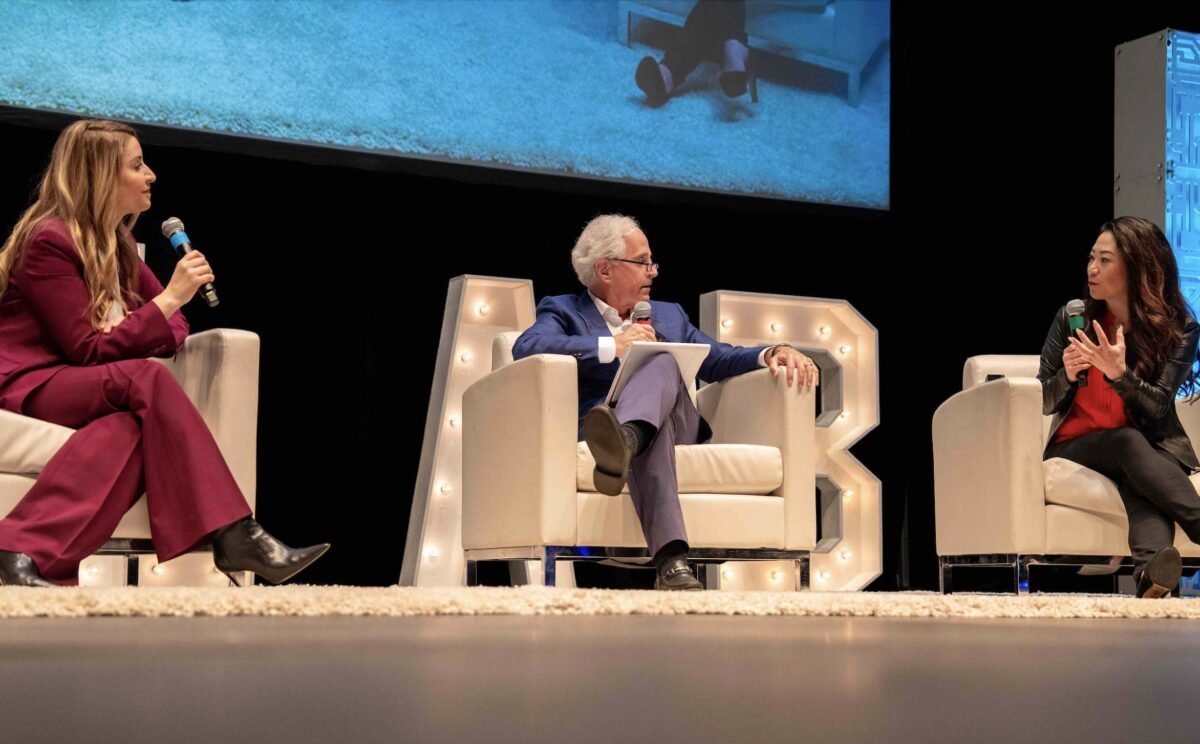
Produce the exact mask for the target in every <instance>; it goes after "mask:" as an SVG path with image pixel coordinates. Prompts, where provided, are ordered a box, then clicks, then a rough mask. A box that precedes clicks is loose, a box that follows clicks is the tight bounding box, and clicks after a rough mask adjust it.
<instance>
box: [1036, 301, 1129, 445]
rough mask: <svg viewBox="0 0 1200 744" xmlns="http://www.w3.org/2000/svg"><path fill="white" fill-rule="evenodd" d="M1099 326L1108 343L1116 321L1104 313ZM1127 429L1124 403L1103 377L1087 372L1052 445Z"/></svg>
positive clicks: (1127, 423) (1094, 372) (1099, 374)
mask: <svg viewBox="0 0 1200 744" xmlns="http://www.w3.org/2000/svg"><path fill="white" fill-rule="evenodd" d="M1100 325H1102V326H1104V332H1105V333H1106V334H1108V337H1109V339H1110V340H1111V339H1112V337H1113V335H1114V333H1115V331H1116V318H1114V317H1113V314H1112V313H1108V315H1106V316H1105V317H1104V319H1103V320H1101V321H1100ZM1122 426H1129V416H1128V415H1127V414H1126V413H1125V402H1124V401H1122V400H1121V396H1120V395H1117V391H1116V390H1113V388H1112V385H1109V384H1108V380H1106V379H1104V373H1103V372H1101V371H1100V370H1098V369H1096V368H1095V367H1093V368H1091V369H1090V370H1088V383H1087V385H1085V386H1082V387H1080V388H1078V389H1077V390H1076V391H1075V402H1074V403H1073V404H1072V405H1071V410H1070V412H1069V413H1068V414H1067V417H1066V419H1064V420H1063V422H1062V425H1061V426H1059V427H1058V431H1056V432H1054V444H1058V443H1059V442H1065V441H1067V440H1068V439H1074V438H1075V437H1081V436H1083V435H1084V434H1091V433H1092V432H1094V431H1103V430H1104V429H1119V428H1120V427H1122Z"/></svg>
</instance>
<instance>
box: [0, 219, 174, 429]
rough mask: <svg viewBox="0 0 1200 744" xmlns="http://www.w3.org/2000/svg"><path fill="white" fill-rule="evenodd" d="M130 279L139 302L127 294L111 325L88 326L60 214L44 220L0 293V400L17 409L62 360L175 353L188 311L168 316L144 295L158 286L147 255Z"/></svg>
mask: <svg viewBox="0 0 1200 744" xmlns="http://www.w3.org/2000/svg"><path fill="white" fill-rule="evenodd" d="M126 239H129V240H131V241H132V237H130V236H126ZM133 286H134V289H135V290H136V291H137V293H138V294H139V295H141V297H142V298H143V301H142V303H141V304H136V303H135V302H134V300H133V299H132V298H131V297H129V296H128V294H126V296H125V305H126V308H128V310H129V312H128V314H127V315H126V317H125V320H123V321H122V322H121V324H120V325H118V326H117V327H116V328H114V329H112V331H110V332H109V333H101V332H100V331H97V330H96V329H94V328H92V322H91V320H90V319H89V307H90V305H91V296H90V295H89V294H88V289H87V284H86V283H85V281H84V278H83V261H82V259H80V257H79V251H78V250H76V248H75V241H74V239H72V237H71V233H70V231H69V230H68V229H67V225H66V223H65V222H63V220H61V219H59V218H57V217H50V218H47V219H45V220H43V221H42V223H41V224H39V225H38V226H37V227H36V228H35V229H34V231H33V233H32V234H31V236H30V239H29V244H28V245H27V246H26V247H25V251H24V253H23V255H22V256H21V257H20V259H19V260H18V262H17V265H16V266H15V267H13V270H12V273H11V274H10V275H9V279H8V289H7V290H6V291H5V293H4V296H3V297H2V298H0V407H2V408H4V409H6V410H9V411H15V412H17V413H22V412H23V411H22V410H21V406H22V404H23V403H24V401H25V398H26V397H28V396H29V394H30V393H32V392H33V391H34V390H36V389H37V388H38V387H39V386H40V385H42V384H43V383H45V382H46V381H47V380H49V379H50V378H51V377H53V376H54V375H55V374H56V373H58V371H59V370H61V369H64V368H65V367H71V366H74V367H84V366H91V365H95V364H104V363H105V362H116V361H119V360H122V359H145V358H146V357H151V356H159V357H169V356H171V355H172V354H174V353H175V351H176V350H178V349H179V347H180V346H181V345H182V344H183V341H184V339H186V338H187V335H188V322H187V319H186V318H184V317H183V313H181V312H176V313H175V314H174V315H172V316H171V318H170V320H168V319H166V318H164V317H163V314H162V311H161V310H159V309H158V306H157V305H155V304H154V303H153V302H150V300H151V299H152V298H153V297H155V296H156V295H158V294H159V293H161V292H162V291H163V287H162V284H160V283H159V281H158V279H156V278H155V276H154V273H153V272H152V271H150V268H149V267H148V266H146V264H145V262H139V263H138V277H137V281H136V282H135V283H134V285H133Z"/></svg>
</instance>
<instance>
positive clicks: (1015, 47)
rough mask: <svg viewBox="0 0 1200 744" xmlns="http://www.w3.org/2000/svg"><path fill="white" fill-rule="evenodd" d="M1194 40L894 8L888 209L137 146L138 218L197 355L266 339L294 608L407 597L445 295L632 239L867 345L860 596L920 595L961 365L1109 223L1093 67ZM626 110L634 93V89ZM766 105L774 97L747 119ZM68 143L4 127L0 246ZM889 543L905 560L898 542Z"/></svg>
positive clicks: (266, 489) (1096, 22)
mask: <svg viewBox="0 0 1200 744" xmlns="http://www.w3.org/2000/svg"><path fill="white" fill-rule="evenodd" d="M1166 27H1172V28H1180V29H1184V30H1200V13H1198V11H1197V10H1196V8H1195V6H1194V5H1193V4H1191V3H1136V4H1125V3H1120V4H1117V3H1113V4H1106V3H1065V4H1053V3H976V2H971V3H965V2H950V3H905V2H899V1H898V2H896V3H895V4H894V7H893V40H892V50H891V54H892V70H893V111H892V132H893V134H892V209H891V210H890V211H888V212H877V211H869V210H856V209H846V208H834V207H823V206H814V205H805V204H796V203H786V202H774V201H764V200H756V199H749V198H738V197H726V196H714V195H706V194H697V193H690V192H681V191H669V190H663V189H653V188H643V187H632V186H619V185H613V184H603V183H592V182H583V181H574V180H570V179H562V178H554V177H548V176H537V175H530V174H517V173H510V172H501V171H489V170H483V169H475V168H468V167H461V166H450V165H439V164H428V163H416V162H413V161H399V160H396V159H383V158H371V157H359V156H346V155H341V154H337V153H330V152H328V151H320V150H315V149H306V148H296V147H284V146H278V145H272V144H270V143H262V142H253V141H247V140H238V141H234V140H230V139H224V138H219V137H213V136H209V135H201V134H196V133H187V132H179V131H162V130H157V129H153V128H145V129H144V130H143V131H144V136H143V145H144V148H145V151H146V158H147V162H148V163H149V164H150V165H151V167H152V168H154V169H155V170H156V172H157V173H158V176H159V181H158V183H157V184H156V185H155V189H154V190H155V194H154V208H153V209H152V210H151V211H150V212H149V213H147V214H146V215H145V216H144V217H143V219H142V222H141V223H140V224H139V227H138V228H137V230H136V231H135V232H136V233H137V235H138V237H139V239H140V240H143V241H145V242H147V243H148V244H149V249H148V260H149V261H150V263H151V266H152V267H154V268H156V270H157V271H158V273H159V275H160V276H162V277H164V278H165V277H166V276H167V275H168V274H169V271H170V264H171V262H172V258H171V255H170V253H169V249H168V246H167V245H166V243H165V241H163V240H162V239H161V238H160V237H158V236H157V229H156V228H157V225H158V223H159V222H161V221H162V219H164V218H165V217H166V216H168V215H178V216H180V217H182V218H183V220H184V221H185V222H186V223H187V226H188V232H189V234H190V235H191V236H192V238H193V239H194V240H195V242H196V245H197V247H199V248H200V250H202V251H204V252H205V253H206V254H207V255H208V256H209V257H210V259H211V261H212V263H213V265H214V268H215V270H216V273H217V275H218V280H217V286H218V291H219V293H220V295H221V298H222V304H221V306H220V307H219V308H218V309H216V310H212V311H210V310H208V309H207V308H204V307H202V306H200V305H199V304H198V303H193V305H192V306H190V307H189V308H188V309H187V314H188V317H189V319H190V320H191V321H192V326H193V329H194V330H202V329H205V328H211V327H218V326H226V327H236V328H245V329H248V330H251V331H254V332H256V333H258V334H259V335H260V336H261V338H262V367H261V394H260V411H259V422H260V423H259V471H258V473H259V478H258V515H259V517H260V519H261V520H262V521H263V522H264V523H265V524H266V525H267V527H268V529H270V530H272V531H273V532H275V533H276V534H277V535H279V536H280V537H282V538H283V539H285V540H287V541H289V542H291V543H292V544H306V543H309V542H314V541H319V540H328V541H330V542H333V543H334V549H333V550H332V551H331V552H330V553H329V555H328V557H326V558H325V559H323V560H322V561H321V562H320V563H318V564H317V565H316V566H314V568H313V569H311V570H310V571H309V572H307V573H306V574H305V577H304V578H305V580H306V581H311V582H337V583H351V584H391V583H395V581H396V580H397V578H398V576H399V573H400V564H401V560H402V552H403V548H404V540H405V535H406V529H407V522H408V515H409V509H410V505H411V500H412V492H413V485H414V481H415V478H416V470H417V463H418V460H419V457H420V447H421V438H422V434H423V429H424V422H425V414H426V408H427V405H428V396H429V390H430V384H431V380H432V376H433V364H434V356H435V353H436V350H437V344H438V334H439V331H440V325H441V316H442V310H443V306H444V301H445V292H446V286H447V280H448V279H449V278H451V277H453V276H456V275H459V274H464V273H473V274H490V275H499V276H512V277H527V278H530V279H532V280H533V281H534V288H535V291H536V293H537V294H538V295H539V296H541V295H545V294H552V293H553V294H557V293H562V292H574V291H576V289H577V287H576V286H575V280H574V278H573V273H572V271H571V268H570V263H569V258H568V252H569V250H570V247H571V245H572V243H573V241H574V238H575V236H576V235H577V233H578V231H579V229H580V228H581V227H582V225H583V224H584V223H585V222H586V221H587V220H588V219H589V218H590V217H592V216H593V215H595V214H597V213H600V212H609V211H619V212H624V213H627V214H631V215H634V216H636V217H637V218H638V219H639V221H641V223H642V225H643V227H644V228H645V231H646V234H647V235H648V237H649V238H650V243H651V246H652V248H653V250H654V254H655V258H656V259H657V260H659V261H660V262H662V264H663V265H664V270H663V272H662V274H661V276H660V278H659V279H658V281H657V282H656V284H655V296H656V297H660V298H670V299H672V300H676V301H679V302H681V303H682V304H683V306H684V308H685V309H687V310H688V311H689V312H690V313H691V314H692V315H693V318H695V317H696V316H697V314H698V312H697V311H698V297H699V295H700V294H701V293H703V292H707V291H710V290H714V289H733V290H750V291H758V292H774V293H784V294H797V295H810V296H823V297H837V298H845V299H848V300H850V301H851V302H852V303H853V304H854V305H855V306H856V307H857V308H858V309H859V310H860V311H861V312H862V313H863V314H864V315H865V316H866V317H867V318H868V319H869V320H870V321H871V322H873V323H874V324H875V325H876V327H877V328H878V329H879V331H880V359H881V395H882V409H881V410H882V423H881V425H880V427H879V428H877V429H876V430H875V431H873V432H872V433H871V434H869V435H868V436H867V437H866V438H865V439H864V440H863V441H862V442H860V443H859V444H858V445H857V446H856V447H855V448H854V452H855V454H856V455H857V456H858V457H859V459H861V460H862V461H863V462H864V463H865V464H866V465H867V467H869V468H870V469H871V470H872V471H874V472H875V473H876V474H877V475H878V476H879V477H880V478H881V479H882V481H883V502H884V526H883V534H884V571H883V575H882V576H881V577H880V579H879V580H878V581H877V582H875V584H874V585H873V587H874V588H882V589H887V588H896V587H903V586H911V587H914V588H932V587H934V586H936V571H935V552H934V542H933V479H932V451H931V447H930V433H929V427H930V419H931V416H932V414H933V411H934V409H935V408H936V407H937V405H938V404H939V403H940V402H941V401H943V400H944V399H946V398H947V397H949V396H950V395H951V394H953V393H954V392H955V391H956V390H957V389H958V387H959V386H960V382H961V369H962V363H963V360H964V359H965V358H966V357H968V356H971V355H974V354H981V353H1036V351H1037V350H1038V348H1039V346H1040V343H1041V340H1042V335H1043V333H1044V332H1045V328H1046V326H1047V325H1048V323H1049V320H1050V317H1051V315H1052V313H1053V312H1054V310H1055V309H1056V308H1057V307H1058V305H1060V304H1061V303H1062V302H1063V301H1064V300H1066V299H1069V298H1071V297H1074V296H1076V295H1077V294H1079V292H1080V290H1081V288H1082V284H1081V282H1082V273H1083V267H1084V255H1085V254H1086V252H1087V250H1088V249H1089V248H1090V246H1091V243H1092V240H1093V239H1094V237H1095V235H1094V232H1095V229H1096V227H1097V226H1099V225H1100V224H1101V223H1102V222H1103V221H1104V220H1106V219H1108V218H1109V217H1111V216H1112V215H1111V209H1112V67H1113V47H1114V46H1115V45H1116V44H1118V43H1121V42H1123V41H1128V40H1131V39H1134V38H1137V37H1140V36H1143V35H1145V34H1148V33H1151V32H1153V31H1157V30H1160V29H1163V28H1166ZM630 82H631V85H632V71H631V81H630ZM766 95H769V91H768V92H767V93H766ZM65 121H67V120H66V119H62V118H55V117H40V116H39V117H32V118H30V117H27V116H24V115H21V114H19V113H14V112H12V111H9V112H5V113H4V115H3V116H0V155H2V159H0V163H2V165H0V230H3V231H4V234H7V231H8V229H9V228H10V227H11V225H12V223H13V222H14V221H15V220H16V218H17V216H18V215H19V213H20V211H21V210H22V209H23V208H24V206H25V205H27V204H28V201H29V197H30V193H31V190H32V188H33V186H34V184H35V182H36V179H37V176H38V174H39V173H40V172H41V170H42V168H44V166H45V163H46V160H47V157H48V153H49V151H50V147H51V145H52V143H53V140H54V137H55V136H56V132H57V130H58V129H60V128H61V126H62V125H63V124H64V123H65ZM904 535H907V543H905V541H904V540H903V539H902V536H904Z"/></svg>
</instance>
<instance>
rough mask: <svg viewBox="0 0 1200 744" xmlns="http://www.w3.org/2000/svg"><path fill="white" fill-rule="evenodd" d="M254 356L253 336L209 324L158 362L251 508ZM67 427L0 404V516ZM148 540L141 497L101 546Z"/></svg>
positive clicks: (137, 549) (146, 548) (133, 547)
mask: <svg viewBox="0 0 1200 744" xmlns="http://www.w3.org/2000/svg"><path fill="white" fill-rule="evenodd" d="M258 354H259V340H258V336H257V335H256V334H254V333H250V332H248V331H238V330H229V329H214V330H210V331H204V332H202V333H197V334H195V335H192V336H189V337H188V338H187V340H186V342H185V343H184V345H183V347H182V348H181V349H180V350H179V353H178V354H176V355H175V357H174V358H173V359H168V360H162V359H159V360H156V361H160V362H162V363H163V364H165V365H166V367H167V368H168V369H170V370H171V372H172V374H173V375H174V376H175V379H176V380H178V381H179V384H180V386H181V387H182V388H183V390H184V392H186V393H187V395H188V398H190V399H191V401H192V402H193V403H195V404H196V408H197V409H198V410H199V411H200V415H201V416H202V417H203V418H204V421H205V423H207V424H208V427H209V429H210V430H211V431H212V434H213V437H214V438H215V439H216V440H217V444H218V446H219V447H220V449H221V453H222V454H223V455H224V457H225V461H226V462H227V463H228V464H229V468H230V470H231V471H232V472H233V476H234V478H235V479H236V480H237V483H238V486H239V487H240V488H241V490H242V493H243V494H244V495H245V496H246V500H247V501H248V502H249V503H250V508H251V509H253V508H254V500H255V499H254V497H255V486H256V482H255V478H256V467H257V464H256V456H257V434H258ZM73 433H74V430H73V429H69V428H67V427H65V426H58V425H56V424H50V423H47V422H45V421H39V420H37V419H33V418H29V417H27V416H22V415H20V414H16V413H12V412H9V411H2V410H0V515H5V514H8V513H9V512H10V511H12V509H13V507H15V506H16V505H17V502H19V501H20V500H21V499H22V498H23V497H24V496H25V493H26V492H27V491H28V490H29V489H30V488H31V487H32V486H33V484H34V482H35V481H36V480H37V477H38V474H39V473H41V471H42V468H43V467H44V466H45V465H46V463H47V461H49V459H50V458H51V457H52V456H53V455H54V453H55V452H57V451H58V448H59V447H61V446H62V445H63V444H64V443H65V442H66V441H67V439H68V438H70V436H71V434H73ZM149 538H150V519H149V515H148V513H147V511H146V499H145V497H144V496H143V497H142V498H140V499H139V500H138V501H137V503H135V504H134V506H133V508H132V509H130V510H129V512H128V513H126V515H125V517H124V518H123V519H122V520H121V522H120V524H118V525H117V529H116V531H115V532H114V533H113V536H112V539H111V540H109V542H108V543H106V544H105V546H104V548H103V549H102V550H101V552H102V553H117V554H126V555H131V554H137V553H150V552H153V547H152V546H151V544H150V541H149ZM122 580H123V577H122Z"/></svg>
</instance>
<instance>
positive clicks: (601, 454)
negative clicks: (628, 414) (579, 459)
mask: <svg viewBox="0 0 1200 744" xmlns="http://www.w3.org/2000/svg"><path fill="white" fill-rule="evenodd" d="M583 440H584V441H585V442H587V445H588V449H590V450H591V451H592V458H593V459H595V460H596V469H595V470H593V471H592V480H593V482H595V484H596V490H597V491H599V492H600V493H603V494H607V495H609V496H617V495H619V494H620V493H621V489H622V488H624V487H625V481H626V480H627V479H628V478H629V463H630V461H631V460H633V455H634V452H635V451H636V450H637V446H638V444H637V434H636V433H634V432H633V431H631V430H630V429H629V427H627V426H624V425H622V424H621V422H620V421H617V415H616V414H615V413H613V409H611V408H609V407H608V406H603V405H601V406H596V407H595V408H593V409H592V410H590V411H588V412H587V416H586V417H584V419H583Z"/></svg>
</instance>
